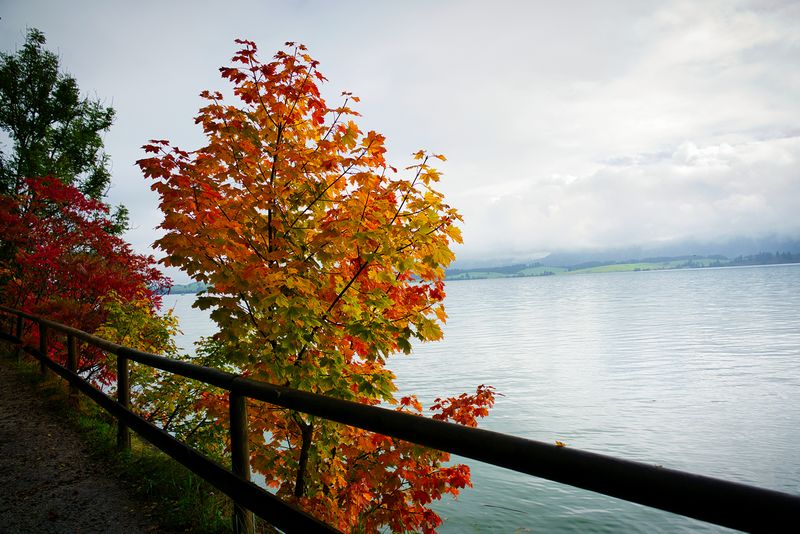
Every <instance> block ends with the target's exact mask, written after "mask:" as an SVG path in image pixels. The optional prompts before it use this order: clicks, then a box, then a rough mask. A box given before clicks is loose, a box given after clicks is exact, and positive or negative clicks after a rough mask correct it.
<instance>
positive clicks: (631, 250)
mask: <svg viewBox="0 0 800 534" xmlns="http://www.w3.org/2000/svg"><path fill="white" fill-rule="evenodd" d="M765 251H781V252H790V253H800V238H785V237H776V236H770V237H761V238H746V237H739V238H733V239H728V240H724V241H713V242H709V241H699V240H687V241H679V242H674V243H668V244H650V245H642V246H633V247H621V248H616V249H603V250H564V251H554V252H551V253H550V254H549V255H547V256H545V257H543V258H539V259H537V260H536V261H538V262H540V263H541V264H542V265H552V266H565V265H578V264H582V263H593V262H599V263H604V264H605V263H609V262H624V261H632V260H635V259H637V258H682V257H694V256H700V257H704V258H709V257H716V256H720V257H725V258H736V257H738V256H754V255H758V254H759V253H761V252H765ZM504 263H505V262H498V263H496V265H503V264H504Z"/></svg>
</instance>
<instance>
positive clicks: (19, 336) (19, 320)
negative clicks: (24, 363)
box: [16, 315, 23, 362]
mask: <svg viewBox="0 0 800 534" xmlns="http://www.w3.org/2000/svg"><path fill="white" fill-rule="evenodd" d="M22 326H23V325H22V316H21V315H17V331H16V336H17V341H18V344H17V350H16V353H17V354H16V356H17V362H19V361H20V360H21V359H22Z"/></svg>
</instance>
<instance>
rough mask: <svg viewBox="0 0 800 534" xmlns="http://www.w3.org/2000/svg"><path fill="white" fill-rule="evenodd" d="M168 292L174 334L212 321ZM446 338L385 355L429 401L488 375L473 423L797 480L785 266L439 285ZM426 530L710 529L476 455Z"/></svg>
mask: <svg viewBox="0 0 800 534" xmlns="http://www.w3.org/2000/svg"><path fill="white" fill-rule="evenodd" d="M192 298H193V297H192V296H169V297H167V298H166V299H165V303H166V304H167V305H168V306H172V305H174V306H175V310H176V313H177V314H178V316H179V317H180V318H181V326H182V329H183V330H184V334H185V335H184V337H183V339H182V340H181V343H182V344H184V346H189V345H190V344H191V341H193V340H194V339H196V338H197V337H199V336H200V335H205V334H210V333H212V332H213V324H212V323H211V322H210V320H209V319H208V317H207V315H206V314H205V313H203V312H199V311H197V310H194V309H191V308H190V304H191V300H192ZM446 306H447V312H448V314H449V319H448V323H447V325H446V327H445V339H444V340H443V341H441V342H437V343H426V344H419V345H417V346H415V348H414V352H413V354H412V355H411V356H398V357H396V358H394V359H393V360H390V363H389V365H390V367H391V368H392V369H393V370H394V371H395V372H396V374H397V384H398V386H399V388H400V393H401V394H407V393H416V394H417V395H418V396H419V397H420V399H421V400H423V401H425V402H427V403H430V401H431V400H432V399H433V398H434V397H436V396H440V395H453V394H458V393H461V392H463V391H471V390H474V388H475V386H477V385H478V384H491V385H493V386H495V387H496V388H497V390H498V391H499V392H500V393H502V394H503V396H502V397H499V398H498V401H497V404H496V406H495V408H494V409H493V411H492V413H491V415H490V416H489V417H488V418H487V419H486V420H485V421H484V422H483V423H482V427H484V428H488V429H491V430H496V431H500V432H506V433H512V434H515V435H518V436H523V437H527V438H531V439H536V440H541V441H546V442H551V443H552V442H554V441H556V440H559V441H563V442H565V443H567V445H568V446H570V447H575V448H579V449H584V450H589V451H593V452H599V453H604V454H610V455H615V456H621V457H625V458H629V459H633V460H638V461H642V462H647V463H651V464H658V465H663V466H665V467H670V468H675V469H682V470H687V471H691V472H695V473H699V474H704V475H710V476H716V477H721V478H725V479H730V480H737V481H741V482H745V483H749V484H755V485H759V486H763V487H767V488H772V489H778V490H782V491H787V492H790V493H795V494H800V455H798V454H797V452H796V444H797V443H798V442H800V312H799V311H798V310H800V266H798V265H783V266H761V267H744V268H721V269H697V270H675V271H649V272H630V273H607V274H588V275H564V276H550V277H541V278H512V279H494V280H473V281H457V282H450V283H448V284H447V300H446ZM467 463H469V464H470V465H471V466H472V470H473V483H474V486H475V487H474V489H468V490H465V491H464V492H463V493H462V495H461V496H460V497H459V499H458V500H457V501H453V500H452V499H451V500H449V501H445V502H443V503H440V504H438V505H437V506H436V508H437V510H438V511H439V512H440V513H441V514H442V515H443V516H444V517H445V518H446V519H445V525H444V526H443V527H442V528H441V529H440V531H441V532H452V533H455V532H596V533H604V532H722V531H725V529H722V528H719V527H714V526H711V525H707V524H705V523H701V522H698V521H694V520H691V519H686V518H683V517H680V516H676V515H673V514H669V513H665V512H659V511H655V510H651V509H648V508H645V507H641V506H638V505H634V504H630V503H626V502H624V501H620V500H617V499H613V498H609V497H604V496H602V495H598V494H595V493H592V492H588V491H584V490H578V489H575V488H571V487H569V486H564V485H560V484H556V483H552V482H548V481H544V480H541V479H537V478H534V477H530V476H527V475H521V474H517V473H514V472H511V471H508V470H505V469H502V468H496V467H493V466H488V465H484V464H481V463H479V462H474V461H467Z"/></svg>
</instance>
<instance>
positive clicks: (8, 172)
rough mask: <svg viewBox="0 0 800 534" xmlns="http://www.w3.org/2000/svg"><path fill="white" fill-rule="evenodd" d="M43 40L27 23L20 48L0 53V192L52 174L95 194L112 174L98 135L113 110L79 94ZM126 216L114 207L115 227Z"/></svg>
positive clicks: (18, 189) (120, 225)
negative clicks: (3, 137) (0, 133)
mask: <svg viewBox="0 0 800 534" xmlns="http://www.w3.org/2000/svg"><path fill="white" fill-rule="evenodd" d="M44 45H45V37H44V34H43V33H42V32H41V31H39V30H37V29H30V30H28V33H27V36H26V39H25V44H24V45H23V46H22V48H21V49H20V50H18V51H17V52H16V53H15V54H5V53H0V128H2V130H4V131H5V132H6V133H7V135H8V137H9V140H10V143H11V150H9V151H8V153H6V152H5V150H3V149H0V193H3V194H7V195H12V196H17V195H19V194H21V193H22V192H23V188H24V187H25V178H35V177H43V176H53V177H55V178H58V179H59V180H61V181H62V182H64V183H65V184H69V185H74V186H76V187H77V188H78V189H79V190H80V191H81V192H82V193H84V194H86V195H87V196H89V197H91V198H94V199H98V200H99V199H101V198H102V197H103V196H104V194H105V193H106V191H107V189H108V184H109V181H110V179H111V174H110V172H109V168H108V167H109V158H108V155H107V154H106V153H105V151H104V150H103V137H102V136H103V133H104V132H106V131H107V130H108V129H109V128H110V127H111V123H112V122H113V119H114V110H113V109H112V108H111V107H106V106H104V105H103V104H102V103H101V102H100V101H97V100H91V99H89V98H87V97H84V98H82V97H81V95H80V90H79V88H78V83H77V82H76V81H75V78H73V77H72V76H70V75H69V74H66V73H63V72H60V71H59V59H58V56H56V54H54V53H53V52H50V51H48V50H46V49H45V48H44ZM3 148H5V147H3ZM126 219H127V211H126V210H125V209H124V208H123V207H118V208H117V212H116V214H115V224H116V231H117V232H119V231H121V230H122V229H123V228H124V226H125V221H126Z"/></svg>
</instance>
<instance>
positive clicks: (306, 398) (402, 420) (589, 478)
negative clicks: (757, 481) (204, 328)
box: [0, 306, 800, 533]
mask: <svg viewBox="0 0 800 534" xmlns="http://www.w3.org/2000/svg"><path fill="white" fill-rule="evenodd" d="M0 311H2V312H5V313H6V314H8V316H10V317H9V318H11V319H13V318H16V321H13V320H12V321H6V323H7V324H9V327H10V326H11V325H12V324H13V325H14V326H15V328H14V330H15V332H13V333H12V332H10V331H9V332H0V337H2V338H3V339H5V340H6V341H9V342H12V343H16V344H17V347H18V350H20V349H21V350H23V351H25V352H27V353H28V354H31V355H32V356H34V357H36V358H38V359H39V362H40V365H41V369H42V371H44V370H45V369H46V368H48V367H49V368H50V369H52V370H53V371H54V372H56V373H57V374H58V375H60V376H61V377H63V378H64V379H66V380H67V381H68V382H69V383H70V384H71V387H75V388H77V389H79V390H80V391H82V392H83V393H84V394H86V395H87V396H88V397H89V398H91V399H92V400H94V401H95V402H96V403H97V404H99V405H100V406H101V407H102V408H104V409H105V410H107V411H108V412H110V413H111V414H112V415H113V416H114V417H116V418H117V420H118V436H117V438H118V444H119V446H120V447H125V446H128V445H129V443H130V437H129V434H128V428H131V429H133V430H134V431H135V432H137V433H138V434H139V435H140V436H142V437H143V438H144V439H146V440H147V441H149V442H150V443H152V444H153V445H155V446H156V447H158V448H160V449H161V450H162V451H164V452H165V453H167V454H168V455H170V456H172V457H173V458H174V459H175V460H177V461H178V462H180V463H182V464H183V465H185V466H186V467H187V468H189V469H190V470H192V471H193V472H194V473H196V474H197V475H199V476H200V477H202V478H204V479H205V480H207V481H208V482H209V483H211V484H212V485H214V486H216V487H217V488H219V489H220V490H221V491H222V492H223V493H225V494H226V495H228V496H229V497H230V498H231V499H232V500H233V501H234V503H235V504H234V518H233V522H234V529H235V530H236V531H237V532H247V533H249V532H252V529H253V520H252V513H251V512H250V511H252V512H255V514H256V515H258V516H259V517H261V518H263V519H264V520H266V521H268V522H269V523H271V524H272V525H274V526H275V527H277V528H279V529H281V530H284V531H286V532H335V529H333V528H332V527H330V526H328V525H325V524H324V523H322V522H320V521H319V520H317V519H316V518H314V517H312V516H310V515H309V514H307V513H305V512H304V511H302V510H301V509H299V508H297V507H295V506H293V505H291V504H288V503H285V502H283V501H281V500H280V499H279V498H277V497H276V496H275V495H273V494H271V493H269V492H268V491H266V490H264V489H262V488H261V487H259V486H257V485H256V484H254V483H252V482H250V480H249V476H250V466H249V451H248V444H247V435H248V429H247V414H246V400H247V399H256V400H260V401H263V402H267V403H270V404H273V405H276V406H281V407H283V408H288V409H292V410H297V411H300V412H303V413H307V414H310V415H314V416H317V417H322V418H325V419H328V420H331V421H336V422H338V423H343V424H346V425H351V426H355V427H358V428H361V429H364V430H368V431H371V432H376V433H379V434H384V435H387V436H391V437H394V438H398V439H402V440H406V441H410V442H413V443H416V444H419V445H423V446H426V447H431V448H435V449H439V450H443V451H448V452H450V453H453V454H457V455H460V456H463V457H466V458H471V459H474V460H479V461H481V462H486V463H489V464H492V465H496V466H500V467H505V468H507V469H512V470H514V471H518V472H521V473H527V474H529V475H533V476H536V477H541V478H545V479H548V480H552V481H555V482H560V483H563V484H568V485H571V486H575V487H578V488H583V489H586V490H590V491H594V492H597V493H602V494H605V495H609V496H612V497H617V498H620V499H624V500H626V501H630V502H634V503H638V504H642V505H645V506H650V507H653V508H658V509H661V510H665V511H668V512H673V513H676V514H680V515H684V516H687V517H692V518H695V519H699V520H701V521H707V522H710V523H714V524H717V525H722V526H725V527H730V528H734V529H738V530H743V531H748V532H775V531H779V530H783V529H785V528H787V527H788V528H796V527H798V525H800V496H796V495H791V494H788V493H783V492H779V491H774V490H769V489H764V488H758V487H754V486H749V485H746V484H741V483H738V482H730V481H726V480H720V479H716V478H712V477H707V476H703V475H696V474H692V473H686V472H682V471H677V470H673V469H668V468H664V467H660V466H654V465H648V464H644V463H640V462H633V461H630V460H624V459H620V458H614V457H611V456H606V455H602V454H597V453H591V452H586V451H581V450H577V449H574V448H571V447H559V446H556V445H551V444H549V443H542V442H538V441H534V440H530V439H524V438H520V437H516V436H511V435H508V434H501V433H498V432H492V431H489V430H482V429H478V428H469V427H465V426H462V425H457V424H453V423H446V422H442V421H436V420H433V419H429V418H426V417H421V416H418V415H412V414H406V413H400V412H397V411H394V410H389V409H386V408H379V407H375V406H367V405H363V404H359V403H355V402H350V401H345V400H341V399H336V398H331V397H326V396H323V395H318V394H314V393H309V392H305V391H299V390H296V389H291V388H286V387H281V386H276V385H273V384H268V383H264V382H258V381H255V380H251V379H247V378H243V377H241V376H238V375H235V374H231V373H227V372H224V371H220V370H217V369H211V368H208V367H201V366H198V365H195V364H192V363H188V362H184V361H179V360H173V359H169V358H165V357H163V356H158V355H156V354H150V353H147V352H142V351H139V350H135V349H132V348H129V347H123V346H120V345H117V344H115V343H111V342H109V341H107V340H104V339H101V338H98V337H96V336H93V335H91V334H88V333H86V332H83V331H81V330H77V329H75V328H71V327H68V326H65V325H62V324H59V323H55V322H52V321H49V320H47V319H44V318H41V317H37V316H35V315H31V314H28V313H25V312H22V311H19V310H14V309H11V308H7V307H4V306H0ZM23 320H28V321H32V322H33V323H34V324H36V325H37V326H38V328H39V341H40V342H39V347H38V348H36V347H31V346H23V345H22V333H23V329H24V328H23V326H24V325H23ZM9 330H11V328H9ZM50 331H55V332H60V333H61V334H64V335H66V337H67V353H68V354H67V360H66V362H67V367H64V366H61V365H60V364H58V363H56V362H54V361H52V360H51V359H50V358H49V357H47V354H48V333H49V332H50ZM75 340H82V341H84V342H86V343H88V344H90V345H93V346H95V347H97V348H99V349H101V350H103V351H105V352H108V353H111V354H114V355H116V358H117V400H116V401H115V400H113V399H111V398H110V397H108V396H107V395H106V394H104V393H103V392H101V391H99V390H97V389H96V388H94V387H93V386H92V385H91V384H89V383H88V382H86V381H85V380H84V379H83V378H82V377H81V376H80V375H78V374H77V371H76V362H77V357H76V354H77V351H76V345H75ZM129 360H132V361H135V362H138V363H140V364H143V365H147V366H150V367H153V368H156V369H160V370H162V371H167V372H170V373H174V374H177V375H180V376H184V377H187V378H192V379H195V380H199V381H201V382H204V383H206V384H209V385H213V386H217V387H219V388H222V389H224V390H227V391H228V392H229V396H230V439H231V457H232V462H231V463H232V469H231V470H229V469H227V468H225V467H223V466H222V465H220V464H218V463H216V462H214V461H213V460H210V459H209V458H207V457H205V456H203V455H201V454H200V453H198V452H197V451H195V450H193V449H191V448H190V447H188V446H187V445H185V444H184V443H182V442H180V441H179V440H177V439H175V438H174V437H173V436H171V435H170V434H168V433H167V432H165V431H163V430H161V429H160V428H158V427H156V426H154V425H152V424H150V423H148V422H147V421H145V420H144V419H142V418H141V417H139V416H138V415H137V414H135V413H134V412H133V411H131V410H130V406H129V403H130V400H129V399H130V397H129V388H130V385H129V383H128V361H129ZM791 525H794V527H791Z"/></svg>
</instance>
